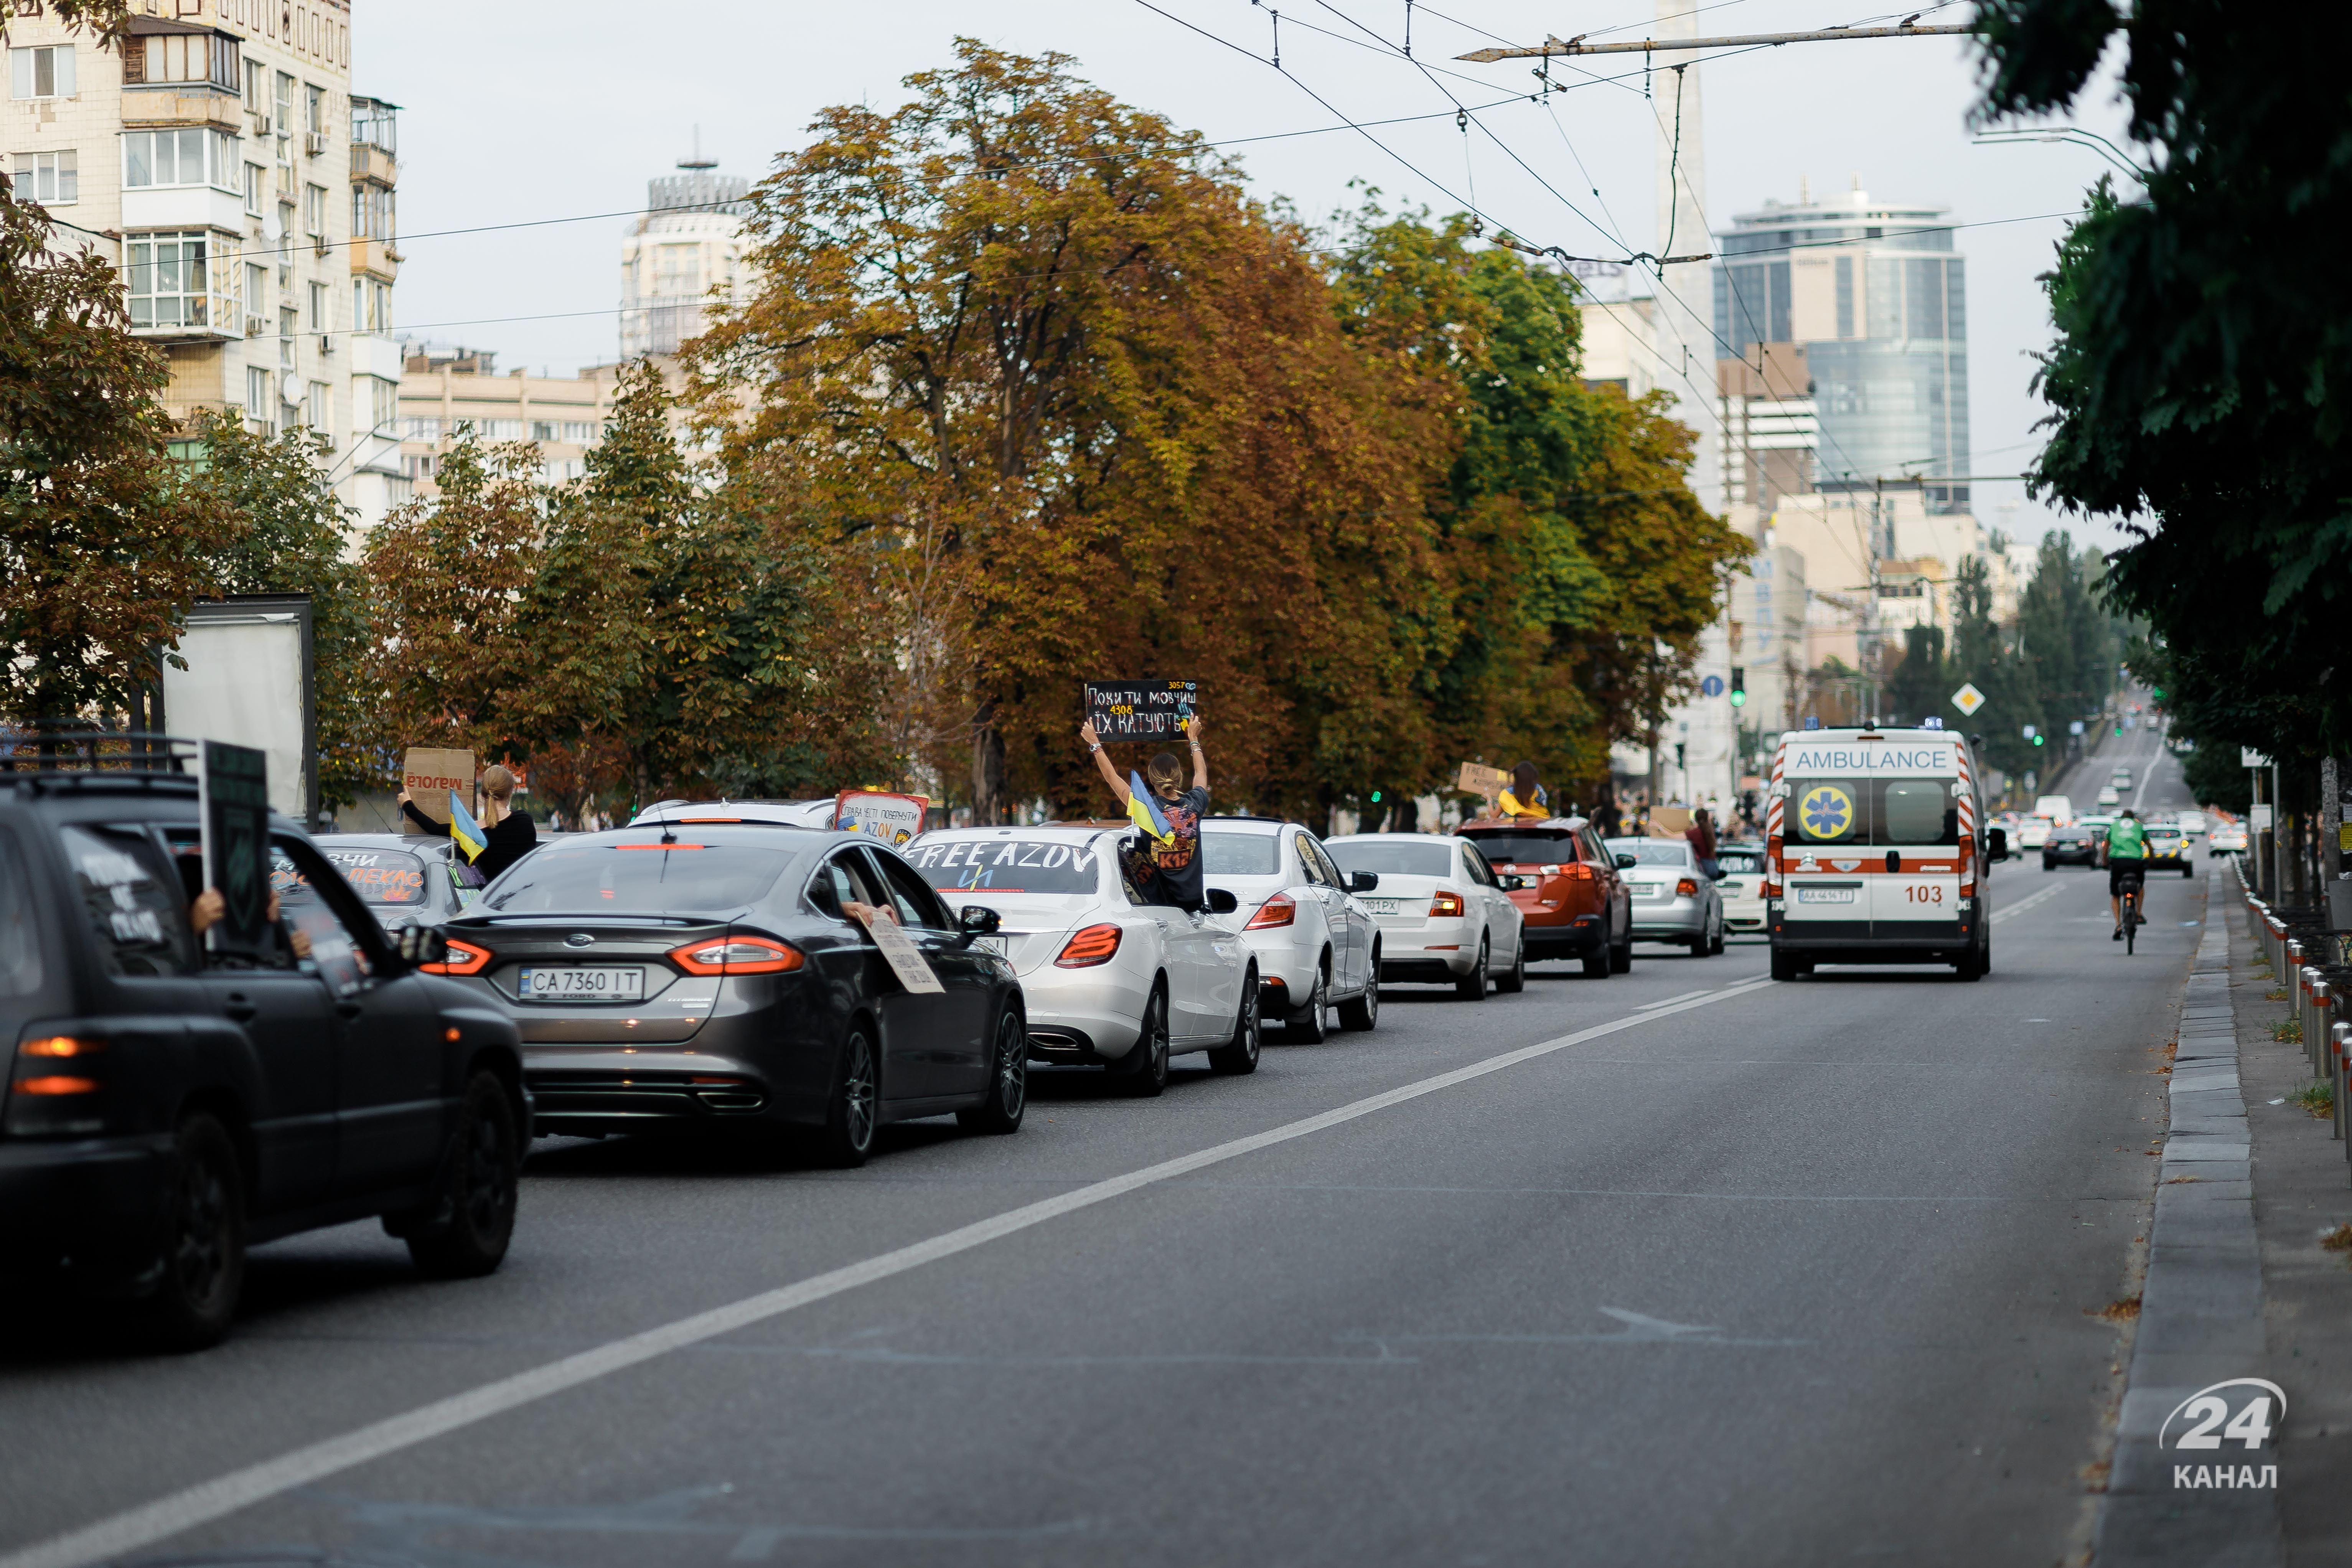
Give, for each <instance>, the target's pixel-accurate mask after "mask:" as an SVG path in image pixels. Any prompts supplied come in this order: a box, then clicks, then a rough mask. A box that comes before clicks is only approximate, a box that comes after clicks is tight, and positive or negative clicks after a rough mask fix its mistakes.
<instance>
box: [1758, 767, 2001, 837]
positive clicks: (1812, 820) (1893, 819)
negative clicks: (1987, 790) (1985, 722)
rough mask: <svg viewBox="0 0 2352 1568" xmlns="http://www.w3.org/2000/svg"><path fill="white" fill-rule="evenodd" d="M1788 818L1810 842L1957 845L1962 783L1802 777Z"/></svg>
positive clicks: (1791, 792) (1794, 789) (1792, 788)
mask: <svg viewBox="0 0 2352 1568" xmlns="http://www.w3.org/2000/svg"><path fill="white" fill-rule="evenodd" d="M1785 820H1786V821H1787V822H1788V823H1789V825H1790V828H1791V829H1792V831H1791V832H1790V838H1791V839H1792V840H1793V841H1794V842H1796V843H1799V844H1805V845H1813V844H1821V845H1835V846H1837V847H1841V848H1843V847H1847V846H1853V845H1874V846H1879V847H1885V846H1887V845H1895V844H1920V845H1925V844H1958V842H1959V841H1960V838H1959V785H1958V783H1957V782H1956V781H1953V780H1950V779H1938V778H1910V779H1900V778H1898V779H1822V778H1815V779H1799V780H1796V781H1795V782H1794V783H1792V784H1790V788H1789V806H1788V811H1787V813H1786V814H1785Z"/></svg>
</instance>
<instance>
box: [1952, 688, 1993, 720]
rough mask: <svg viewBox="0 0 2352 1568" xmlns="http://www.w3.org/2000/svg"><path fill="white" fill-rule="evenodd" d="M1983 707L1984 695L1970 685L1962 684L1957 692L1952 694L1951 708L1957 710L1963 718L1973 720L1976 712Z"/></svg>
mask: <svg viewBox="0 0 2352 1568" xmlns="http://www.w3.org/2000/svg"><path fill="white" fill-rule="evenodd" d="M1984 705H1985V694H1984V693H1983V692H1981V691H1979V690H1978V689H1976V687H1975V686H1974V685H1972V684H1967V683H1964V684H1962V686H1961V687H1960V689H1958V691H1955V692H1953V693H1952V706H1953V707H1955V708H1957V709H1958V710H1960V713H1961V716H1962V717H1964V718H1969V719H1973V718H1975V717H1976V716H1977V710H1978V709H1979V708H1981V707H1983V706H1984Z"/></svg>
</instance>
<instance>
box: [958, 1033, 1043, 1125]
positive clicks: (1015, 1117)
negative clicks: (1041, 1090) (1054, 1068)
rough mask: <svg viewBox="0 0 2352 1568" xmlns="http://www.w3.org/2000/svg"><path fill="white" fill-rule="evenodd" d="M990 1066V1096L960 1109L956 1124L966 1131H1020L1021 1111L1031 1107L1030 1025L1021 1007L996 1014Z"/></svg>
mask: <svg viewBox="0 0 2352 1568" xmlns="http://www.w3.org/2000/svg"><path fill="white" fill-rule="evenodd" d="M988 1070H989V1079H988V1098H987V1099H986V1100H982V1101H981V1102H980V1103H979V1104H978V1105H971V1106H966V1107H965V1108H964V1109H963V1110H959V1111H957V1112H956V1124H957V1125H958V1126H960V1127H961V1128H962V1129H963V1130H964V1131H967V1132H1018V1131H1021V1113H1022V1112H1023V1111H1024V1110H1028V1109H1029V1026H1028V1024H1027V1023H1026V1022H1025V1021H1024V1019H1023V1018H1022V1016H1021V1010H1020V1009H1019V1008H1018V1007H1007V1008H1006V1009H1004V1011H1003V1013H1002V1014H1000V1015H999V1016H998V1017H997V1020H996V1047H995V1049H994V1051H993V1052H992V1053H991V1056H990V1059H989V1064H988Z"/></svg>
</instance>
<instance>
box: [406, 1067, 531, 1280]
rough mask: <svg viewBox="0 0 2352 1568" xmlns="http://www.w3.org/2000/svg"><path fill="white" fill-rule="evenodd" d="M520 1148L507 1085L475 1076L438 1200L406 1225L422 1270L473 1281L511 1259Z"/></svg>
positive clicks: (410, 1252) (459, 1115)
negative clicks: (508, 1255) (510, 1248)
mask: <svg viewBox="0 0 2352 1568" xmlns="http://www.w3.org/2000/svg"><path fill="white" fill-rule="evenodd" d="M519 1145H520V1140H519V1139H518V1138H517V1137H516V1135H515V1113H514V1104H513V1102H512V1101H510V1100H508V1099H507V1089H506V1085H505V1084H503V1083H501V1082H499V1075H498V1074H496V1073H494V1072H487V1071H485V1072H478V1073H476V1074H475V1075H474V1077H473V1080H472V1081H471V1082H470V1083H468V1084H467V1085H466V1100H465V1103H464V1104H463V1105H461V1106H459V1107H458V1109H457V1133H456V1135H455V1136H454V1137H452V1138H451V1139H450V1141H449V1149H448V1152H447V1153H446V1156H445V1157H444V1161H443V1169H442V1173H441V1178H440V1180H439V1182H438V1183H436V1188H435V1192H434V1195H433V1200H432V1203H431V1205H430V1206H429V1207H428V1208H427V1209H426V1210H425V1211H423V1212H421V1213H420V1214H418V1215H416V1216H415V1218H414V1219H413V1220H411V1221H410V1222H409V1223H407V1224H406V1225H404V1226H402V1227H401V1235H402V1236H403V1237H404V1238H406V1240H407V1242H408V1256H409V1258H410V1260H411V1261H413V1262H414V1263H415V1265H416V1267H417V1268H419V1269H421V1270H422V1271H424V1272H425V1273H426V1274H429V1275H431V1276H433V1277H434V1278H435V1279H476V1278H478V1277H479V1276H481V1275H484V1274H488V1273H489V1272H491V1271H492V1270H493V1269H495V1268H498V1266H499V1263H500V1262H502V1261H503V1260H504V1259H505V1258H506V1255H507V1243H508V1242H509V1241H510V1240H512V1239H513V1238H514V1222H515V1200H516V1195H517V1192H518V1189H519V1188H520V1186H521V1184H522V1151H521V1149H520V1146H519Z"/></svg>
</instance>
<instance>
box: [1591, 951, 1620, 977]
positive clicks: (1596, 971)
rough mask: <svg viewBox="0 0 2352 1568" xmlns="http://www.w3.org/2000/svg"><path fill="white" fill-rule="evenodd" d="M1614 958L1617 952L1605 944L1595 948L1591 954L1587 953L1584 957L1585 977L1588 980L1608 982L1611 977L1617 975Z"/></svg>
mask: <svg viewBox="0 0 2352 1568" xmlns="http://www.w3.org/2000/svg"><path fill="white" fill-rule="evenodd" d="M1614 956H1615V950H1614V949H1612V948H1611V947H1610V945H1609V944H1608V943H1607V942H1602V943H1601V945H1600V946H1598V947H1596V948H1594V949H1593V950H1592V951H1591V952H1588V953H1586V954H1585V955H1584V977H1585V978H1586V979H1587V980H1606V979H1608V978H1609V977H1610V976H1611V975H1612V974H1614V973H1617V965H1616V963H1614V962H1612V961H1613V959H1614Z"/></svg>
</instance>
